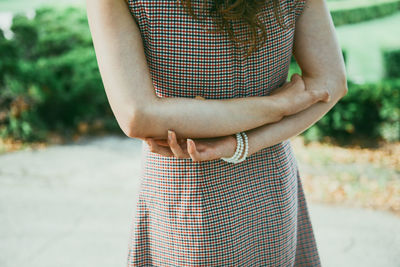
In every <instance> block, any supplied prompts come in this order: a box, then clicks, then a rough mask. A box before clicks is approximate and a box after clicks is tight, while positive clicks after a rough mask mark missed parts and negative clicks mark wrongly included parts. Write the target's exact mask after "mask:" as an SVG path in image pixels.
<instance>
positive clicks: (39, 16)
mask: <svg viewBox="0 0 400 267" xmlns="http://www.w3.org/2000/svg"><path fill="white" fill-rule="evenodd" d="M11 30H12V32H13V36H12V39H11V40H7V39H5V38H4V36H3V34H1V35H0V56H1V58H2V60H1V61H0V73H1V75H0V136H2V137H7V136H12V137H13V138H16V139H22V140H26V141H31V140H37V139H40V140H41V139H45V138H46V133H47V132H48V131H56V132H61V131H63V132H64V133H65V132H66V131H67V132H70V133H72V132H73V131H74V129H76V127H77V126H78V124H79V123H80V122H88V123H91V122H93V121H94V120H95V119H109V118H112V111H111V109H110V107H109V105H108V102H107V98H106V94H105V91H104V87H103V84H102V81H101V77H100V73H99V70H98V66H97V60H96V57H95V53H94V49H93V44H92V41H91V35H90V32H89V27H88V23H87V19H86V13H85V11H84V10H83V9H81V8H77V7H72V6H71V7H68V8H64V9H60V8H56V7H51V6H44V7H42V8H39V9H37V10H36V16H35V17H34V18H33V19H28V18H27V17H26V16H25V15H21V14H17V15H15V16H14V18H13V21H12V26H11ZM112 128H114V129H117V128H118V126H117V124H116V123H115V124H114V126H112Z"/></svg>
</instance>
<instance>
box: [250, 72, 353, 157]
mask: <svg viewBox="0 0 400 267" xmlns="http://www.w3.org/2000/svg"><path fill="white" fill-rule="evenodd" d="M304 80H305V83H306V86H307V87H313V88H311V89H315V88H319V87H321V86H329V90H330V91H331V97H332V98H331V101H330V102H327V103H324V102H317V103H315V104H313V105H312V106H310V107H309V108H307V109H305V110H303V111H300V112H299V113H296V114H294V115H290V116H287V117H285V118H283V119H282V120H280V121H279V122H276V123H272V124H268V125H263V126H261V127H258V128H255V129H251V130H249V131H247V132H246V133H247V136H248V138H249V155H251V154H254V153H256V152H257V151H259V150H261V149H263V148H266V147H269V146H273V145H275V144H278V143H280V142H282V141H284V140H287V139H289V138H291V137H294V136H297V135H299V134H301V133H302V132H304V131H305V130H307V129H308V128H310V127H311V126H312V125H313V124H315V123H316V122H317V121H319V120H320V119H321V118H322V117H323V116H324V115H325V114H326V113H327V112H328V111H329V110H330V109H331V108H332V107H333V106H334V105H336V103H337V102H338V101H339V100H340V99H341V98H342V97H343V96H344V95H345V94H346V93H347V85H345V84H343V82H333V81H332V82H331V83H327V82H326V80H325V81H323V80H322V79H319V80H318V79H307V78H306V77H305V78H304Z"/></svg>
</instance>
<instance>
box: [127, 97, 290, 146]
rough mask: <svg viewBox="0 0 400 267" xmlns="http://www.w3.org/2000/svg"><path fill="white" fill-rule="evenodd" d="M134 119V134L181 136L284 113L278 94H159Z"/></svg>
mask: <svg viewBox="0 0 400 267" xmlns="http://www.w3.org/2000/svg"><path fill="white" fill-rule="evenodd" d="M137 113H138V114H136V115H135V119H134V120H133V122H132V126H131V127H132V132H133V134H132V137H136V138H144V137H153V138H155V139H157V138H166V135H167V130H168V129H171V130H174V131H175V132H176V134H177V138H210V137H217V136H225V135H230V134H234V133H236V132H240V131H245V130H248V129H253V128H256V127H259V126H261V125H264V124H267V123H272V122H276V121H279V120H280V119H282V117H283V115H284V109H283V107H282V103H281V102H280V101H279V97H276V96H274V95H271V96H262V97H246V98H232V99H223V100H221V99H206V100H202V99H194V98H182V97H180V98H176V97H174V98H173V97H167V98H157V99H156V100H154V102H153V103H151V104H148V105H147V106H146V107H143V108H142V109H141V110H140V111H138V112H137Z"/></svg>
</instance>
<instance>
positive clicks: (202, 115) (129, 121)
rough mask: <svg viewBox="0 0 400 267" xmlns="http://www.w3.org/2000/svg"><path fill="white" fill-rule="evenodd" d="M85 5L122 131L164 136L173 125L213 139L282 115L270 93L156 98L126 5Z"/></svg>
mask: <svg viewBox="0 0 400 267" xmlns="http://www.w3.org/2000/svg"><path fill="white" fill-rule="evenodd" d="M86 4H87V15H88V21H89V26H90V31H91V34H92V38H93V44H94V48H95V52H96V57H97V61H98V65H99V70H100V73H101V77H102V80H103V84H104V87H105V90H106V94H107V98H108V100H109V103H110V106H111V108H112V111H113V112H114V115H115V117H116V119H117V121H118V123H119V125H120V127H121V129H122V130H123V131H124V133H125V134H126V135H128V136H130V137H135V138H144V137H153V138H166V136H167V130H168V129H173V130H175V131H176V133H177V136H178V138H202V137H204V138H206V137H216V136H224V135H229V134H233V133H235V132H238V131H241V130H247V129H251V128H255V127H258V126H261V125H264V124H266V123H269V122H274V121H278V120H279V119H281V118H282V117H283V116H281V113H282V111H283V108H282V106H281V105H280V104H279V101H278V99H277V97H276V96H262V97H261V96H260V97H248V98H240V99H239V98H237V99H225V100H221V99H218V100H217V99H216V100H210V99H207V100H198V99H193V98H183V97H179V98H160V97H158V96H156V94H155V88H154V86H153V81H152V77H151V74H150V72H149V67H148V65H147V60H146V56H145V53H144V47H143V40H142V36H141V32H140V29H139V26H138V25H137V24H136V23H135V20H134V18H133V17H132V14H131V13H130V12H129V8H128V6H127V3H126V2H125V1H124V0H98V1H95V0H86ZM188 86H189V85H188ZM221 90H223V89H221Z"/></svg>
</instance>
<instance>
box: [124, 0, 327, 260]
mask: <svg viewBox="0 0 400 267" xmlns="http://www.w3.org/2000/svg"><path fill="white" fill-rule="evenodd" d="M208 1H209V2H208V3H211V2H210V1H212V0H208ZM192 3H193V4H192V6H193V8H194V10H195V11H196V10H197V8H200V7H201V6H200V5H201V4H202V3H203V0H192ZM128 5H129V10H130V12H131V14H132V16H133V19H135V20H136V22H137V24H138V26H139V28H140V32H141V35H142V39H143V45H144V49H145V55H146V58H147V62H148V66H149V70H150V72H151V75H152V80H153V84H154V88H155V90H156V94H157V95H158V96H160V97H195V96H197V95H198V96H202V97H204V98H206V99H227V98H238V97H249V96H263V95H269V94H270V93H271V92H272V91H273V90H274V89H276V88H278V87H280V86H281V85H282V84H283V83H284V82H285V81H286V80H287V77H288V68H289V62H290V58H291V54H292V46H293V37H294V28H289V29H286V30H285V29H282V28H281V27H280V26H279V24H278V23H277V21H276V19H275V17H274V14H273V8H272V6H271V5H266V6H265V8H264V9H263V11H262V13H261V17H260V19H261V21H262V22H263V23H265V24H266V29H267V34H268V40H267V42H265V44H264V45H263V47H262V48H260V49H259V50H258V51H257V52H255V53H254V54H252V55H251V56H250V57H249V58H247V59H246V58H245V53H246V52H247V50H246V49H245V47H246V46H244V45H243V44H241V45H240V46H238V47H235V45H234V44H233V43H232V41H230V40H229V36H228V34H227V33H225V32H224V33H210V32H207V29H215V28H216V25H215V24H214V23H213V22H212V20H211V18H206V19H205V20H204V21H199V20H195V19H194V18H192V17H191V16H190V15H188V14H187V13H185V10H184V9H183V7H182V6H181V5H180V2H178V1H176V0H128ZM304 5H305V0H281V1H280V6H281V9H282V14H283V20H284V23H285V24H286V25H287V24H290V23H292V22H295V21H296V19H297V18H298V16H299V15H300V13H301V12H302V10H303V8H304ZM196 14H199V13H196ZM233 26H234V27H235V28H234V29H235V30H236V34H241V35H242V36H239V35H237V36H239V38H243V35H247V36H249V32H248V31H247V30H248V28H246V27H245V25H244V24H240V23H237V24H233ZM247 47H248V46H247ZM247 47H246V48H247ZM142 153H143V154H142V155H143V158H142V173H141V189H140V194H139V197H138V202H137V206H136V213H135V215H134V218H132V225H131V235H130V238H129V244H128V256H127V266H129V267H131V266H207V267H210V266H241V267H246V266H249V267H250V266H251V267H256V266H274V267H279V266H320V265H321V263H320V258H319V254H318V249H317V245H316V241H315V238H314V233H313V228H312V225H311V222H310V217H309V213H308V209H307V204H306V199H305V196H304V193H303V188H302V184H301V180H300V174H299V170H298V166H297V162H296V158H295V156H294V154H293V150H292V147H291V144H290V141H289V140H285V141H283V142H281V143H279V144H276V145H273V146H271V147H267V148H264V149H261V150H259V151H258V152H256V153H254V154H252V155H251V156H249V157H248V158H247V159H246V160H245V161H243V162H241V163H238V164H232V163H228V162H225V161H223V160H221V159H217V160H209V161H202V162H194V161H192V160H191V159H190V158H187V159H177V158H175V157H166V156H162V155H160V154H157V153H153V152H151V151H149V148H148V146H147V144H146V143H145V142H143V143H142Z"/></svg>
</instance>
